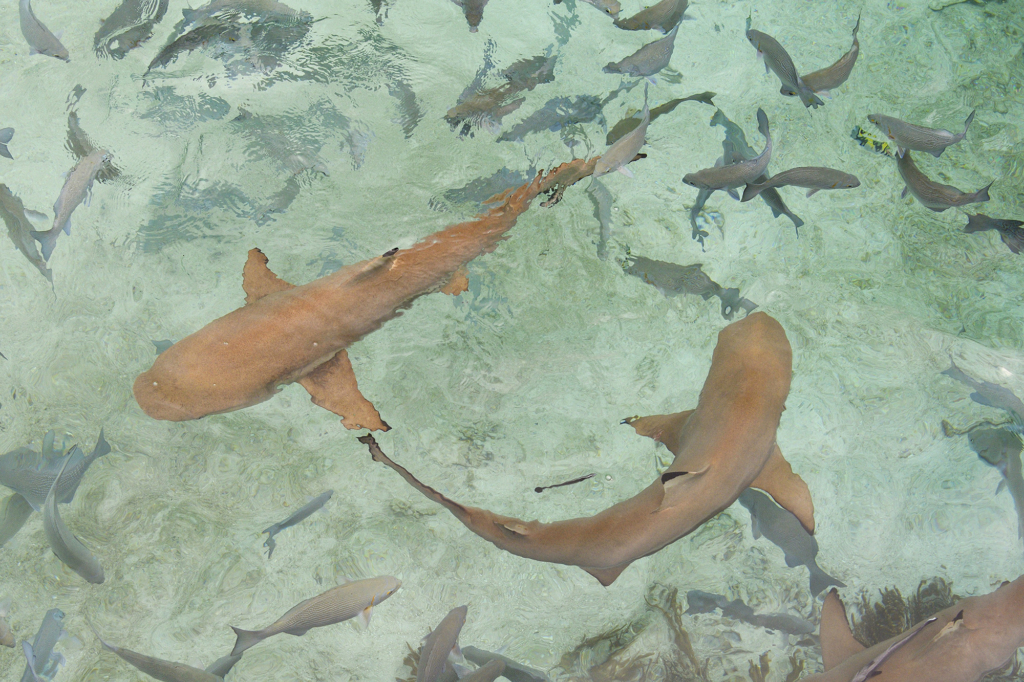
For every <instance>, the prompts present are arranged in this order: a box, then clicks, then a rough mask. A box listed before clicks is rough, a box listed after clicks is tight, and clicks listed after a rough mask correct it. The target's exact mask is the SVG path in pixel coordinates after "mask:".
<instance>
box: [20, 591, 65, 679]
mask: <svg viewBox="0 0 1024 682" xmlns="http://www.w3.org/2000/svg"><path fill="white" fill-rule="evenodd" d="M65 634H67V633H66V632H64V612H63V611H61V610H60V609H50V610H49V611H47V612H46V615H45V616H43V624H42V625H40V626H39V631H38V632H37V633H36V636H35V639H33V640H32V644H29V643H28V642H22V646H23V647H24V648H25V655H26V658H28V660H29V664H28V665H26V666H25V673H24V674H23V675H22V676H21V682H34V681H35V680H38V679H39V678H40V677H46V678H48V679H53V675H54V673H56V672H57V668H58V667H59V666H61V665H63V664H64V657H63V656H61V655H60V654H54V653H53V647H54V646H55V645H56V644H57V640H59V639H60V638H61V636H62V635H65Z"/></svg>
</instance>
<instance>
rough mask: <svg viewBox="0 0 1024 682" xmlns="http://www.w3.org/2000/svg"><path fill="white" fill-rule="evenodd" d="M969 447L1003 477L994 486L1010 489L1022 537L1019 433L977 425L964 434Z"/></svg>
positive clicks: (1023, 517) (1023, 493)
mask: <svg viewBox="0 0 1024 682" xmlns="http://www.w3.org/2000/svg"><path fill="white" fill-rule="evenodd" d="M967 440H968V441H969V442H970V444H971V449H972V450H974V452H976V453H977V454H978V457H980V458H981V459H982V460H984V461H985V462H986V463H988V464H990V465H992V466H994V467H995V468H996V469H997V470H998V471H999V473H1000V474H1002V475H1003V480H1002V481H1000V482H999V487H998V488H996V494H998V493H999V492H1000V491H1001V490H1002V489H1003V488H1004V487H1005V488H1006V489H1008V490H1009V491H1010V497H1012V498H1013V505H1014V506H1015V507H1016V508H1017V536H1018V537H1021V538H1024V476H1022V474H1021V463H1020V453H1021V450H1022V449H1024V444H1022V443H1021V440H1020V436H1018V435H1017V434H1015V433H1014V432H1013V431H1010V430H1009V429H1005V428H1001V429H1000V428H992V427H990V426H979V427H977V428H974V429H971V431H970V432H969V433H968V434H967Z"/></svg>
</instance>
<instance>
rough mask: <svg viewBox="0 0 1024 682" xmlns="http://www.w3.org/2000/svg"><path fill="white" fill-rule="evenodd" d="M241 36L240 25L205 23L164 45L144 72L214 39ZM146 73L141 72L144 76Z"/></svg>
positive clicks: (233, 40)
mask: <svg viewBox="0 0 1024 682" xmlns="http://www.w3.org/2000/svg"><path fill="white" fill-rule="evenodd" d="M241 37H242V30H241V27H239V26H237V25H235V24H229V23H216V24H205V25H203V26H199V27H197V28H194V29H192V30H191V31H189V32H188V33H185V34H184V35H180V36H178V37H177V38H175V39H174V40H172V41H171V42H170V43H168V44H167V45H165V46H164V47H163V48H162V49H161V50H160V51H159V52H158V53H157V55H156V56H155V57H153V61H151V62H150V63H149V66H148V67H146V74H148V73H149V72H150V71H152V70H153V69H158V68H163V67H165V66H167V65H168V64H170V63H171V62H173V61H174V60H175V59H177V58H178V56H179V55H181V54H188V53H189V52H192V51H193V50H198V49H199V48H202V47H206V46H207V45H209V44H210V43H212V42H214V41H219V42H237V41H238V40H239V39H240V38H241ZM146 74H143V76H145V75H146Z"/></svg>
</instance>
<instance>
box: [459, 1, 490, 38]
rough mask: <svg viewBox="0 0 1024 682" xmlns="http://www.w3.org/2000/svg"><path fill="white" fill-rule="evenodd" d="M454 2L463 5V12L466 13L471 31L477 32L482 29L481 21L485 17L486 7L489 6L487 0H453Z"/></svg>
mask: <svg viewBox="0 0 1024 682" xmlns="http://www.w3.org/2000/svg"><path fill="white" fill-rule="evenodd" d="M452 2H454V3H455V4H456V5H458V6H459V7H461V8H462V12H463V14H465V15H466V23H468V24H469V32H470V33H476V32H477V31H478V30H480V29H479V26H480V21H481V20H482V19H483V18H484V7H486V6H487V0H452Z"/></svg>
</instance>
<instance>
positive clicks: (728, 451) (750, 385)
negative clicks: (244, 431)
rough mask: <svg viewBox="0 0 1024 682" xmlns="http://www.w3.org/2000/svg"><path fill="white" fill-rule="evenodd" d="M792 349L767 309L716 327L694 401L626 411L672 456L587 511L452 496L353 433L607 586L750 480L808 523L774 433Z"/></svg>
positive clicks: (485, 520)
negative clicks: (660, 409) (529, 511)
mask: <svg viewBox="0 0 1024 682" xmlns="http://www.w3.org/2000/svg"><path fill="white" fill-rule="evenodd" d="M791 374H792V351H791V350H790V346H789V341H788V340H787V339H786V334H785V332H784V331H783V329H782V326H781V325H780V324H779V323H778V322H776V321H775V320H774V319H772V318H770V317H768V315H766V314H764V313H753V314H751V315H749V316H747V317H745V318H744V319H742V320H740V321H738V322H733V323H732V324H730V325H729V326H727V327H726V328H725V329H723V330H722V331H721V332H720V333H719V335H718V345H717V346H716V348H715V352H714V355H713V357H712V360H711V370H710V371H709V373H708V377H707V380H706V381H705V382H704V387H703V389H702V390H701V392H700V397H699V399H698V403H697V408H696V409H695V410H687V411H685V412H678V413H676V414H666V415H655V416H650V417H636V418H632V419H627V420H626V421H625V422H624V423H627V424H629V425H630V426H632V427H633V428H634V429H635V430H636V432H637V433H638V434H640V435H642V436H649V437H651V438H653V439H654V440H657V441H659V442H661V443H663V444H664V445H665V446H666V447H667V448H668V449H669V451H671V452H672V453H673V454H674V455H675V460H674V461H673V463H672V465H671V466H669V467H668V469H667V470H666V471H665V472H664V473H663V474H662V475H661V476H660V477H658V479H657V480H655V481H654V483H652V484H651V485H650V486H648V487H647V488H646V489H645V490H643V491H642V492H640V493H639V494H637V495H636V496H634V497H632V498H629V499H627V500H623V501H622V502H619V503H618V504H616V505H613V506H612V507H609V508H608V509H606V510H604V511H602V512H600V513H598V514H597V515H595V516H591V517H586V518H576V519H569V520H565V521H554V522H552V523H541V522H540V521H522V520H520V519H516V518H511V517H508V516H500V515H498V514H495V513H493V512H490V511H487V510H485V509H480V508H477V507H470V506H466V505H463V504H460V503H458V502H455V501H453V500H451V499H449V498H448V497H446V496H445V495H443V494H441V493H440V492H438V491H436V490H434V489H433V488H431V487H429V486H427V485H425V484H423V483H421V482H420V481H419V480H418V479H417V478H416V477H415V476H413V475H412V474H411V473H410V472H409V471H408V470H406V469H405V468H404V467H402V466H400V465H398V464H397V463H395V462H394V461H392V460H391V459H389V458H388V456H387V455H385V454H384V452H383V451H382V450H381V449H380V447H379V446H378V445H377V442H376V441H375V440H374V438H373V437H372V436H370V435H367V436H363V437H361V438H359V441H360V442H361V443H364V444H366V445H367V446H368V447H369V450H370V454H371V456H372V458H373V460H374V461H376V462H381V463H383V464H385V465H386V466H388V467H390V468H392V469H394V470H395V471H396V472H397V473H398V474H399V475H400V476H402V478H404V479H405V480H406V481H407V482H408V483H409V484H410V485H411V486H412V487H414V488H415V489H416V490H418V491H419V492H420V493H422V494H423V495H424V496H426V497H427V498H429V499H431V500H433V501H435V502H437V503H438V504H440V505H442V506H444V507H445V508H446V509H448V511H450V512H451V513H452V515H454V516H455V518H457V519H458V520H459V521H461V522H462V523H463V524H464V525H465V526H466V527H467V528H469V529H470V530H471V531H473V532H474V533H476V534H477V535H479V536H480V537H482V538H484V539H485V540H488V541H489V542H491V543H493V544H494V545H495V546H497V547H498V548H500V549H503V550H505V551H507V552H510V553H512V554H515V555H517V556H521V557H525V558H527V559H533V560H536V561H545V562H549V563H556V564H566V565H570V566H579V567H580V568H582V569H583V570H584V571H586V572H587V573H589V574H590V575H592V576H594V577H595V578H596V579H597V580H598V581H599V582H600V583H601V584H602V585H604V586H608V585H611V584H612V583H613V582H615V579H616V578H618V577H619V575H620V574H621V573H622V571H624V570H625V569H626V567H628V566H629V565H630V564H631V563H633V562H634V561H636V560H637V559H640V558H642V557H646V556H650V555H651V554H654V553H656V552H658V551H659V550H661V549H663V548H664V547H666V546H668V545H670V544H672V543H673V542H675V541H677V540H679V539H680V538H682V537H684V536H686V535H688V534H690V533H691V532H693V531H694V530H696V529H697V528H699V527H700V526H701V525H702V524H703V523H704V522H705V521H707V520H708V519H710V518H712V517H713V516H715V515H716V514H718V513H719V512H721V511H722V510H723V509H725V508H726V507H728V506H729V505H730V504H732V503H733V502H734V501H735V500H736V498H737V497H738V496H739V494H740V493H741V492H742V491H743V490H744V489H745V488H747V487H748V486H754V487H757V488H761V489H766V490H767V492H769V493H770V494H771V495H772V496H773V497H774V498H775V499H776V500H777V501H779V502H780V503H781V504H783V505H785V506H786V507H787V508H789V509H790V510H791V511H793V512H794V513H795V514H796V515H797V517H798V518H800V519H801V522H802V523H803V524H804V525H805V526H806V527H807V529H808V530H809V531H813V529H814V505H813V503H812V501H811V497H810V492H809V491H808V489H807V485H806V484H805V483H804V482H803V480H801V479H800V477H799V476H797V475H796V474H794V473H793V470H792V469H791V468H790V466H789V464H788V463H787V462H786V460H785V459H783V457H782V453H781V452H780V451H779V448H778V446H777V445H776V443H775V432H776V430H777V429H778V426H779V419H780V418H781V415H782V410H783V407H784V405H785V401H786V396H787V395H788V393H789V383H790V377H791Z"/></svg>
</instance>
